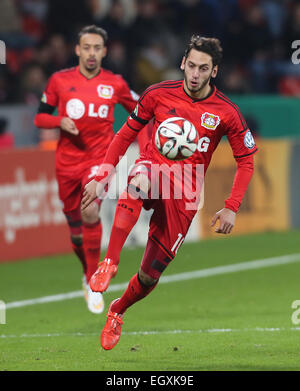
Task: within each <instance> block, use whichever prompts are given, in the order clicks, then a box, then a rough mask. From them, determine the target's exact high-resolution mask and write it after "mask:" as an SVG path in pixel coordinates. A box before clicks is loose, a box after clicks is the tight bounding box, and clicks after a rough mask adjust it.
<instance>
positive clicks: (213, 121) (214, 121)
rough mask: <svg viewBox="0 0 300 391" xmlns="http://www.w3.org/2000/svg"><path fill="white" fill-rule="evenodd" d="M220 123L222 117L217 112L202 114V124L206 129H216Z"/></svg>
mask: <svg viewBox="0 0 300 391" xmlns="http://www.w3.org/2000/svg"><path fill="white" fill-rule="evenodd" d="M219 123H220V117H219V116H218V115H215V114H211V113H207V112H205V113H204V114H202V116H201V125H202V126H204V128H206V129H210V130H215V129H216V128H217V126H218V125H219Z"/></svg>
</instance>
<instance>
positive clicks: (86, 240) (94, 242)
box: [82, 220, 102, 282]
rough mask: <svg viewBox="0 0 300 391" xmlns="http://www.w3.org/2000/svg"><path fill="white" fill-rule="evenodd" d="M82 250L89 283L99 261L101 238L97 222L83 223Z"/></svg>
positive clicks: (100, 228) (100, 230)
mask: <svg viewBox="0 0 300 391" xmlns="http://www.w3.org/2000/svg"><path fill="white" fill-rule="evenodd" d="M82 233H83V248H84V253H85V260H86V266H87V268H86V273H85V275H86V279H87V282H89V280H90V278H91V277H92V275H93V274H94V273H95V271H96V270H97V266H98V262H99V259H100V248H101V238H102V224H101V221H100V220H98V221H97V222H96V223H94V224H89V223H83V224H82Z"/></svg>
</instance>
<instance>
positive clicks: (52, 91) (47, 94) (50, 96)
mask: <svg viewBox="0 0 300 391" xmlns="http://www.w3.org/2000/svg"><path fill="white" fill-rule="evenodd" d="M41 100H42V102H43V103H47V104H48V105H50V106H53V107H56V106H58V100H59V97H58V87H57V76H56V75H55V74H53V75H52V76H51V77H50V79H49V81H48V83H47V85H46V88H45V90H44V92H43V96H42V99H41Z"/></svg>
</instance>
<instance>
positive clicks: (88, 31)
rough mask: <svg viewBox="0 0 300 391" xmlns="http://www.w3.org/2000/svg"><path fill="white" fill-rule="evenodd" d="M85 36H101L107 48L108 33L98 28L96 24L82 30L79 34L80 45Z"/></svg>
mask: <svg viewBox="0 0 300 391" xmlns="http://www.w3.org/2000/svg"><path fill="white" fill-rule="evenodd" d="M84 34H98V35H100V36H101V37H102V38H103V42H104V46H106V43H107V39H108V35H107V32H106V31H105V30H104V29H103V28H101V27H98V26H96V25H95V24H92V25H90V26H85V27H83V29H81V30H80V31H79V33H78V43H79V42H80V38H81V37H82V36H83V35H84Z"/></svg>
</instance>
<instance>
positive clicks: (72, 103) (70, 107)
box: [66, 98, 109, 119]
mask: <svg viewBox="0 0 300 391" xmlns="http://www.w3.org/2000/svg"><path fill="white" fill-rule="evenodd" d="M85 109H86V108H85V104H84V103H83V102H82V101H81V100H80V99H76V98H74V99H71V100H69V101H68V102H67V104H66V112H67V114H68V117H70V118H72V119H80V118H82V117H83V116H84V113H85ZM108 110H109V106H108V105H101V106H99V108H98V110H95V104H94V103H89V105H88V116H89V117H94V118H96V117H100V118H106V117H107V116H108Z"/></svg>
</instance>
